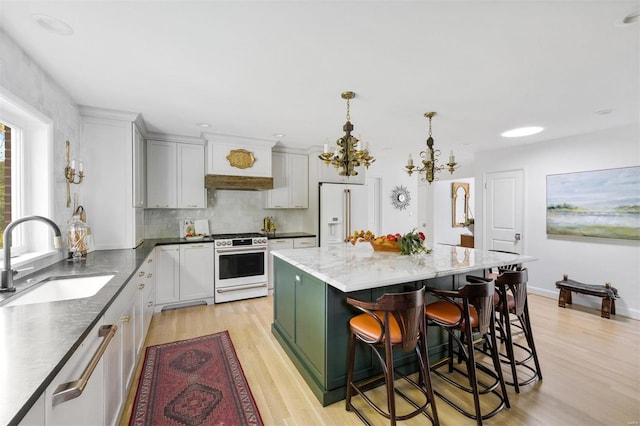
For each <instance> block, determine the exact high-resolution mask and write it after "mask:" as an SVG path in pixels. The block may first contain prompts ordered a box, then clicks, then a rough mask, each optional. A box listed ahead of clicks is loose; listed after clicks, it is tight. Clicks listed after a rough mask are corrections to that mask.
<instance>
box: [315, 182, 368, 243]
mask: <svg viewBox="0 0 640 426" xmlns="http://www.w3.org/2000/svg"><path fill="white" fill-rule="evenodd" d="M378 188H379V184H378V179H372V180H369V179H368V182H367V184H366V185H348V184H338V183H321V184H320V230H319V234H320V247H326V246H327V245H329V244H342V243H344V242H345V240H346V238H347V237H348V236H349V235H351V234H352V233H353V232H354V231H359V230H361V229H362V230H365V231H366V230H367V229H369V230H371V231H372V232H373V233H375V234H377V232H378V229H377V228H378V222H379V216H380V214H379V211H380V209H379V197H378V195H377V192H378Z"/></svg>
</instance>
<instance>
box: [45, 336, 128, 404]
mask: <svg viewBox="0 0 640 426" xmlns="http://www.w3.org/2000/svg"><path fill="white" fill-rule="evenodd" d="M116 331H118V326H117V325H115V324H111V325H103V326H102V327H100V331H99V332H98V336H100V337H103V338H104V340H103V341H102V343H100V346H98V349H97V350H96V353H95V354H93V357H91V360H90V361H89V364H87V367H86V368H85V369H84V371H83V372H82V374H81V375H80V378H79V379H78V380H74V381H72V382H68V383H63V384H61V385H60V386H58V387H57V388H56V390H55V392H54V393H53V401H52V404H53V405H54V406H55V405H58V404H62V403H63V402H66V401H69V400H71V399H74V398H77V397H79V396H80V395H82V392H83V391H84V388H85V386H87V383H88V382H89V378H91V374H93V370H95V368H96V366H97V365H98V362H100V358H102V355H103V354H104V351H106V350H107V346H109V342H111V339H113V336H115V335H116Z"/></svg>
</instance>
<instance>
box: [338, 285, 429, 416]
mask: <svg viewBox="0 0 640 426" xmlns="http://www.w3.org/2000/svg"><path fill="white" fill-rule="evenodd" d="M424 300H425V290H424V288H421V289H420V290H415V291H409V292H404V293H389V294H384V295H383V296H381V297H380V298H378V299H377V300H376V302H366V301H362V300H357V299H353V298H347V303H348V304H350V305H351V306H354V307H355V308H357V309H359V310H360V311H362V312H363V313H362V314H360V315H356V316H354V317H352V318H351V319H350V320H349V328H350V331H351V333H350V337H349V352H348V356H347V395H346V401H345V403H346V405H345V409H346V410H347V411H354V412H355V413H356V415H357V416H358V417H359V418H360V420H362V421H363V422H364V423H365V424H369V422H368V421H367V419H366V418H365V416H364V415H363V413H362V412H361V411H360V410H358V409H357V408H356V407H355V406H354V405H353V404H352V398H353V397H355V396H356V395H359V396H360V397H362V399H363V400H364V402H366V403H367V404H368V405H369V406H370V407H371V408H373V409H374V410H375V411H376V412H377V413H378V414H380V415H382V416H383V417H386V418H387V419H389V421H390V424H391V425H395V424H396V421H399V420H407V419H410V418H412V417H415V416H417V415H419V414H424V415H425V416H426V417H427V418H428V419H429V420H431V423H432V424H434V425H438V424H439V421H438V412H437V411H436V406H435V401H434V396H433V389H432V387H431V376H430V372H429V355H428V351H427V337H426V320H425V316H424ZM357 342H361V343H364V344H366V345H367V346H369V347H370V348H371V350H372V352H373V353H374V354H375V355H376V357H377V358H378V360H379V362H380V365H381V368H382V374H381V375H379V376H377V377H373V378H366V379H364V380H361V381H359V382H356V381H354V370H355V353H356V346H357V345H356V343H357ZM395 349H402V350H403V351H404V352H415V354H416V358H417V362H418V368H419V375H418V381H417V382H416V381H415V380H413V379H412V378H411V377H409V376H407V375H405V374H403V373H402V372H400V371H398V370H397V369H395V368H394V359H393V351H394V350H395ZM396 376H398V378H400V379H404V380H405V381H406V382H407V383H409V385H411V386H412V388H413V389H414V390H415V392H412V393H411V397H409V395H407V393H406V392H403V391H401V390H400V389H398V388H396V386H395V381H396ZM383 383H384V384H385V387H386V394H387V395H386V408H382V407H380V406H379V404H376V403H375V402H374V401H373V400H372V399H371V398H370V397H369V395H368V394H367V393H368V391H370V390H371V389H373V388H375V387H377V386H379V385H381V384H383ZM396 394H398V395H400V396H401V397H402V398H403V399H404V400H405V401H407V402H408V403H409V404H410V405H411V406H412V408H410V409H408V410H410V411H409V412H407V413H404V414H401V415H398V414H397V410H396V397H395V396H396ZM429 407H431V413H432V414H431V415H429V413H428V412H427V410H428V409H429ZM403 411H406V410H404V409H403Z"/></svg>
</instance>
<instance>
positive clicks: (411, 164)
mask: <svg viewBox="0 0 640 426" xmlns="http://www.w3.org/2000/svg"><path fill="white" fill-rule="evenodd" d="M407 164H408V165H409V166H413V157H411V154H409V160H408V161H407Z"/></svg>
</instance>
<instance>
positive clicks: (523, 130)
mask: <svg viewBox="0 0 640 426" xmlns="http://www.w3.org/2000/svg"><path fill="white" fill-rule="evenodd" d="M543 130H544V128H543V127H540V126H530V127H518V128H517V129H511V130H507V131H506V132H502V133H500V136H504V137H505V138H520V137H522V136H530V135H535V134H536V133H540V132H541V131H543Z"/></svg>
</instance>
